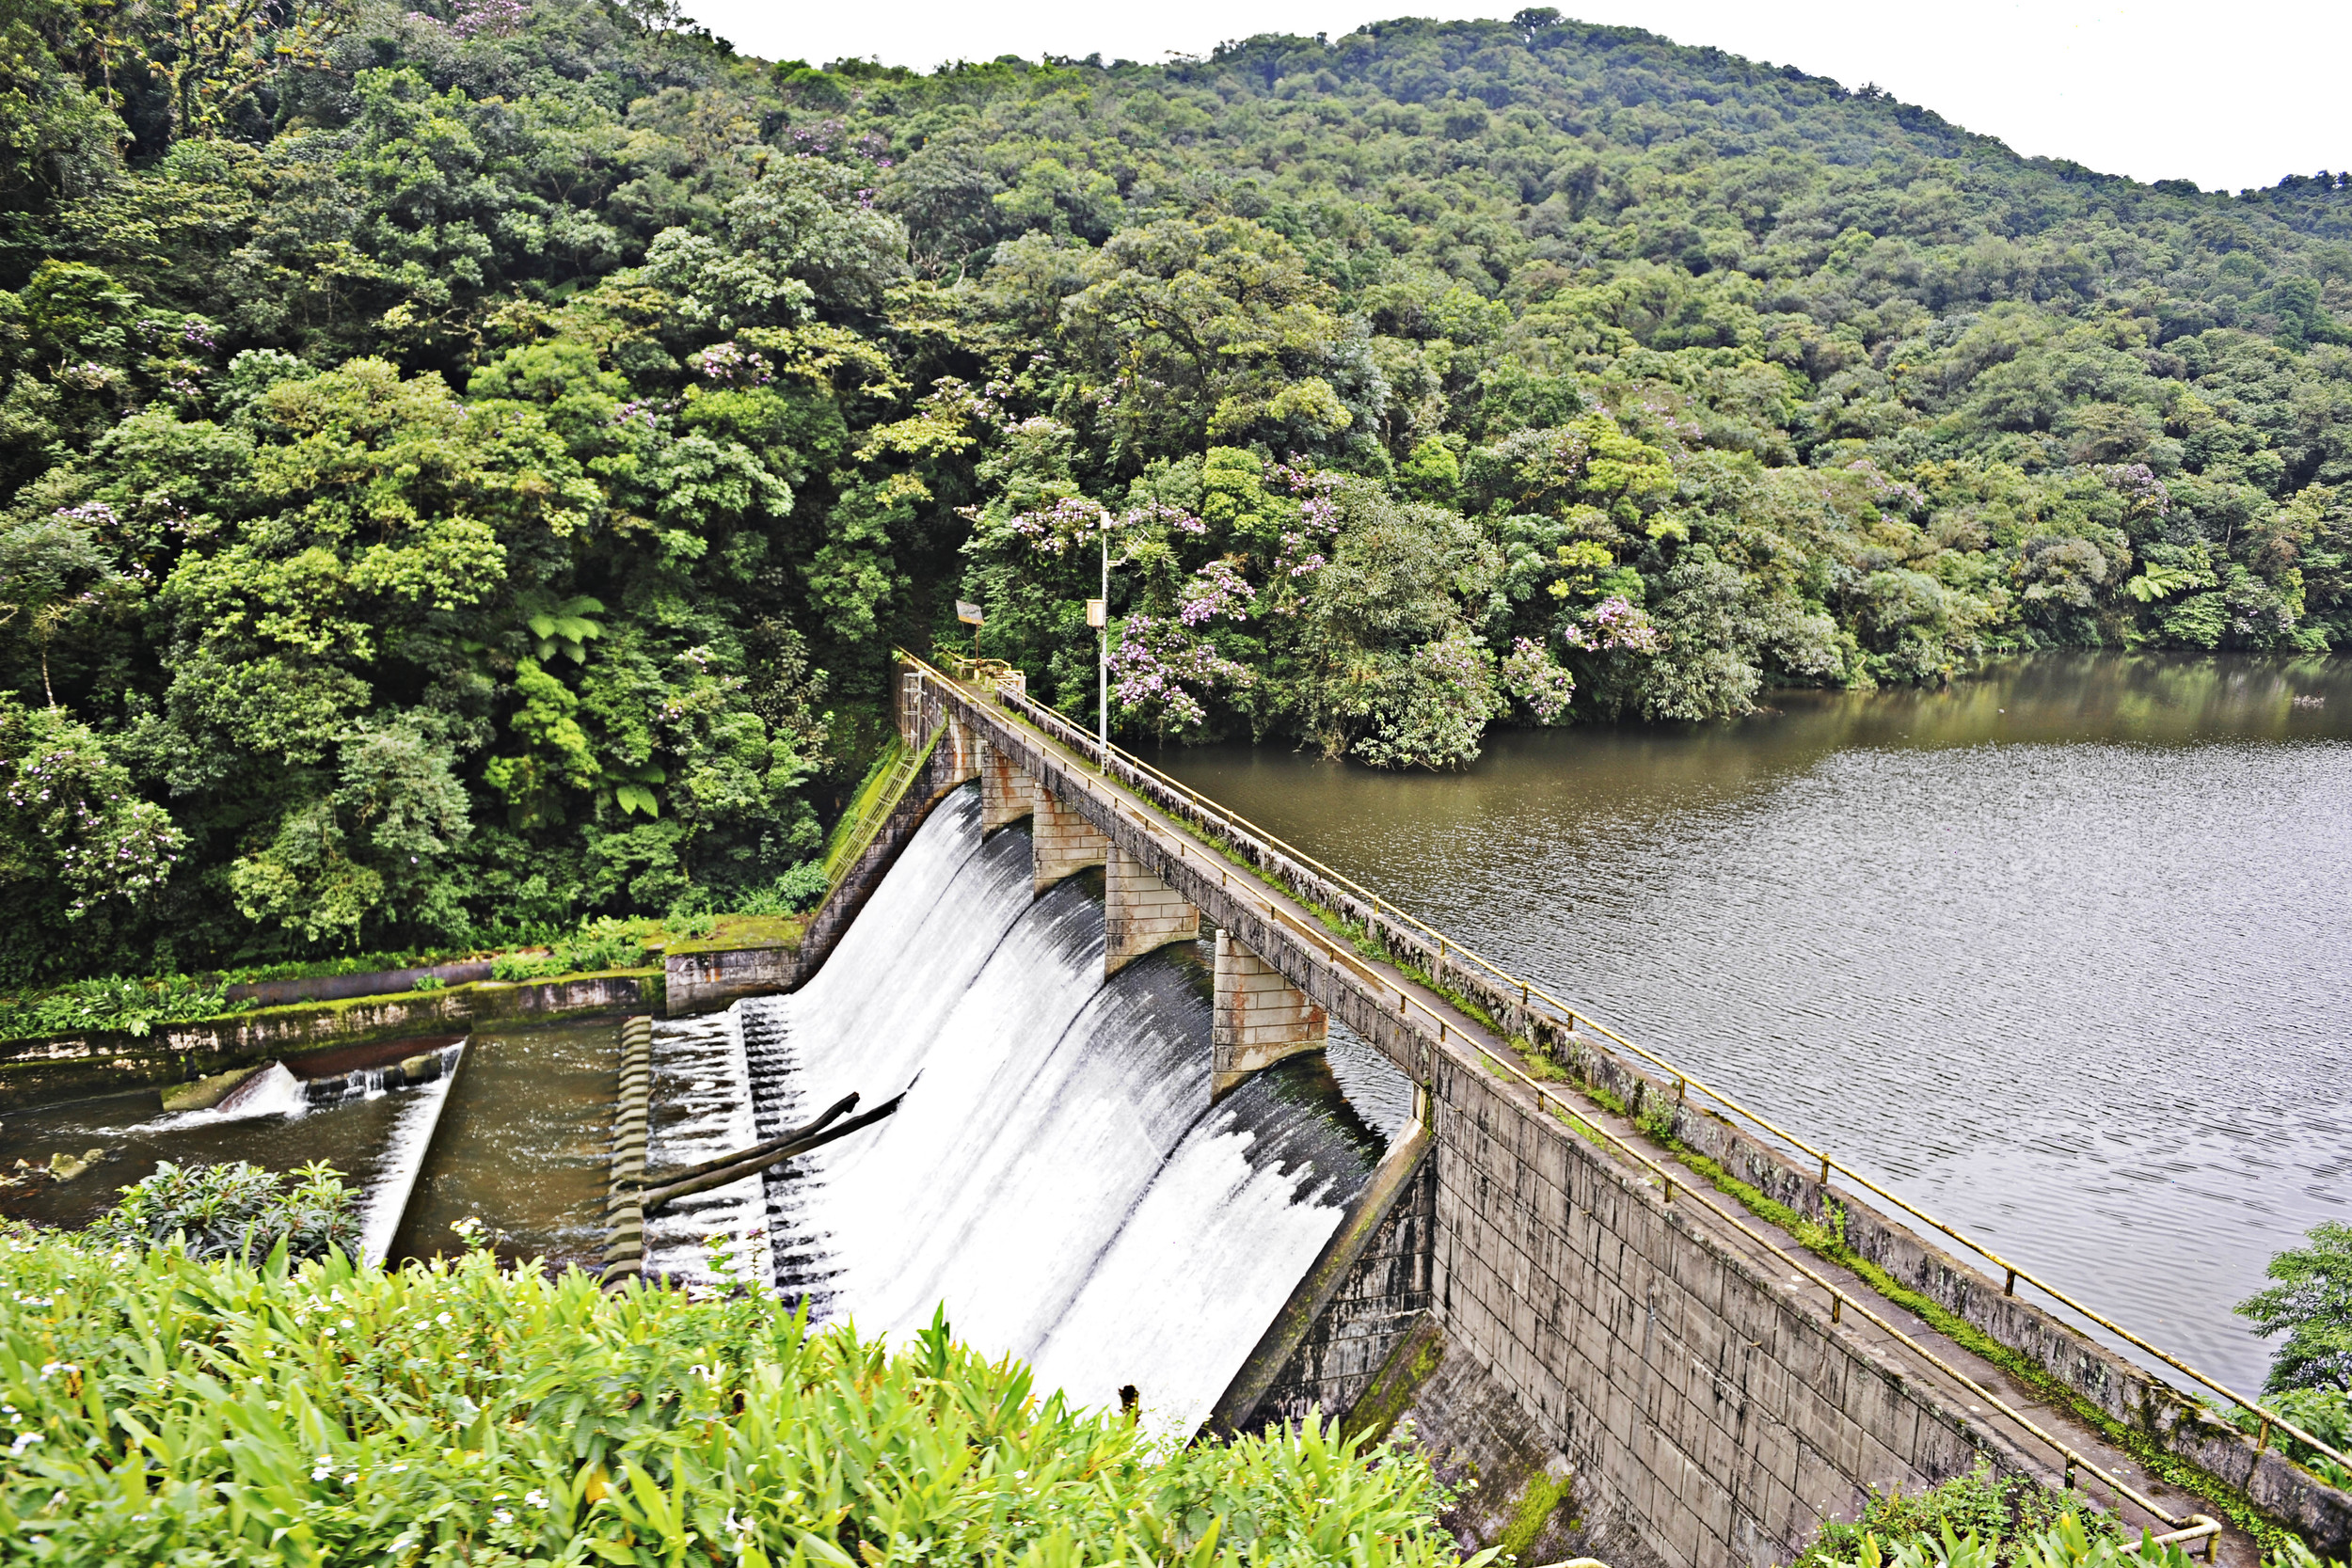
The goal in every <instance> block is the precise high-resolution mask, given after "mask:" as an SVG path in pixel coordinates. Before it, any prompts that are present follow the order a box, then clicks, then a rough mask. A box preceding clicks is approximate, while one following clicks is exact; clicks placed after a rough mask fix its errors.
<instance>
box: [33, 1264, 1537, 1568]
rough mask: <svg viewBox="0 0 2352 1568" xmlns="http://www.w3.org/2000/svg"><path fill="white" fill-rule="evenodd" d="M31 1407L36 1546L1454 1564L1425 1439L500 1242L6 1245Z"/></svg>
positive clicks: (276, 1561)
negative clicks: (1283, 1417) (1093, 1405)
mask: <svg viewBox="0 0 2352 1568" xmlns="http://www.w3.org/2000/svg"><path fill="white" fill-rule="evenodd" d="M0 1420H4V1421H5V1422H6V1423H7V1430H6V1432H5V1433H0V1442H6V1443H8V1458H7V1460H6V1463H5V1465H0V1562H8V1563H13V1562H36V1561H37V1562H42V1563H99V1562H172V1563H184V1564H204V1565H207V1568H212V1565H227V1564H236V1563H255V1564H260V1563H267V1564H270V1565H271V1568H278V1565H281V1564H285V1563H290V1562H291V1563H325V1562H335V1563H383V1564H393V1563H400V1564H438V1563H457V1562H466V1563H470V1564H485V1563H514V1562H563V1563H584V1562H599V1563H643V1564H647V1565H651V1564H655V1563H660V1564H667V1565H675V1564H681V1563H702V1562H740V1563H745V1564H755V1565H767V1564H785V1563H791V1564H795V1565H813V1564H838V1565H842V1568H849V1565H853V1564H866V1563H878V1562H882V1561H884V1560H898V1561H914V1560H920V1561H931V1562H971V1563H981V1562H987V1563H991V1564H994V1563H1006V1564H1015V1563H1019V1564H1035V1565H1038V1568H1046V1565H1061V1564H1077V1563H1134V1564H1145V1563H1155V1564H1157V1563H1168V1564H1172V1563H1178V1562H1183V1563H1187V1564H1203V1565H1205V1564H1210V1563H1216V1562H1241V1561H1245V1560H1247V1561H1250V1562H1254V1563H1267V1564H1288V1563H1298V1564H1305V1563H1310V1562H1313V1563H1327V1562H1349V1563H1361V1564H1389V1563H1396V1564H1422V1563H1430V1564H1435V1563H1452V1562H1454V1561H1455V1560H1456V1557H1455V1552H1454V1544H1453V1543H1452V1542H1451V1540H1450V1539H1449V1538H1448V1537H1447V1536H1446V1534H1445V1533H1444V1532H1443V1530H1442V1529H1440V1528H1438V1525H1437V1523H1436V1515H1437V1513H1438V1510H1439V1509H1440V1508H1441V1507H1442V1506H1444V1504H1445V1503H1446V1501H1447V1500H1448V1499H1447V1498H1446V1497H1445V1495H1444V1493H1443V1492H1442V1490H1441V1489H1440V1488H1439V1487H1438V1485H1437V1484H1436V1482H1435V1481H1434V1480H1433V1479H1432V1477H1431V1475H1430V1472H1429V1469H1428V1467H1427V1465H1425V1464H1424V1463H1423V1462H1422V1460H1421V1459H1419V1458H1418V1457H1416V1456H1414V1455H1412V1454H1410V1453H1409V1452H1406V1451H1402V1450H1398V1449H1388V1448H1377V1449H1369V1450H1367V1451H1359V1450H1358V1449H1357V1448H1356V1447H1355V1446H1353V1445H1352V1444H1350V1443H1347V1442H1343V1441H1342V1440H1341V1439H1340V1438H1339V1437H1338V1436H1337V1434H1336V1433H1335V1432H1333V1431H1327V1430H1314V1429H1310V1430H1307V1431H1303V1432H1301V1433H1297V1434H1295V1435H1293V1436H1281V1437H1272V1438H1267V1439H1263V1440H1260V1439H1244V1440H1240V1441H1235V1442H1232V1443H1214V1444H1203V1445H1200V1446H1198V1447H1194V1448H1184V1449H1179V1448H1174V1447H1170V1446H1168V1445H1163V1444H1159V1443H1155V1442H1154V1441H1152V1439H1150V1438H1148V1437H1146V1436H1145V1435H1144V1434H1143V1433H1140V1432H1138V1431H1137V1429H1136V1426H1135V1424H1134V1422H1133V1421H1132V1420H1130V1419H1128V1418H1123V1417H1120V1416H1119V1415H1117V1414H1102V1413H1095V1412H1091V1411H1078V1410H1073V1409H1072V1408H1070V1406H1069V1405H1068V1404H1067V1403H1066V1402H1064V1400H1063V1399H1062V1398H1061V1397H1060V1396H1059V1395H1053V1396H1050V1397H1047V1398H1044V1399H1042V1400H1041V1399H1040V1398H1038V1397H1037V1395H1036V1391H1035V1390H1034V1389H1033V1387H1032V1386H1031V1382H1030V1374H1029V1372H1028V1370H1026V1369H1025V1368H1024V1367H1022V1366H1020V1365H1019V1364H1018V1363H1015V1362H1012V1361H1009V1360H1005V1361H997V1362H990V1361H987V1360H985V1359H983V1358H982V1357H980V1356H979V1355H977V1354H974V1353H972V1352H971V1351H969V1350H967V1349H965V1348H964V1347H962V1346H961V1345H959V1344H957V1343H955V1341H954V1339H953V1338H952V1336H951V1334H950V1332H949V1330H948V1328H947V1326H946V1324H945V1323H936V1322H935V1323H934V1324H933V1326H932V1327H931V1329H930V1331H928V1332H927V1333H925V1334H923V1335H921V1336H919V1338H918V1341H917V1342H916V1343H915V1344H914V1345H913V1346H912V1347H910V1348H908V1349H906V1350H905V1351H903V1352H900V1353H893V1352H891V1351H889V1350H887V1349H886V1348H884V1346H883V1345H882V1344H881V1343H880V1342H879V1341H872V1340H863V1339H860V1338H857V1337H856V1336H855V1334H854V1333H853V1332H851V1331H848V1330H843V1331H837V1332H818V1333H812V1332H809V1331H807V1330H806V1328H805V1327H804V1325H803V1323H801V1322H800V1321H798V1320H796V1319H795V1318H794V1317H793V1316H792V1315H790V1314H788V1313H786V1312H784V1311H782V1310H781V1309H780V1308H779V1307H777V1306H776V1305H775V1304H774V1303H772V1302H771V1301H769V1300H766V1299H753V1298H746V1297H736V1296H726V1297H712V1298H709V1299H690V1297H689V1296H687V1295H686V1294H684V1293H681V1292H677V1291H668V1290H660V1289H655V1290H641V1289H634V1288H632V1289H631V1290H630V1291H628V1292H627V1293H624V1294H620V1295H612V1296H608V1295H604V1294H601V1293H599V1292H598V1291H597V1290H596V1286H595V1284H594V1282H593V1281H592V1280H590V1279H589V1278H587V1277H586V1276H584V1275H580V1274H579V1273H577V1272H574V1273H567V1274H565V1275H563V1276H561V1277H556V1278H550V1277H548V1275H544V1274H542V1273H540V1272H538V1271H536V1270H528V1269H526V1270H520V1271H516V1272H511V1273H510V1272H504V1271H501V1269H499V1267H498V1266H497V1264H496V1262H495V1260H494V1259H491V1258H490V1257H489V1256H488V1255H486V1254H484V1253H479V1252H476V1253H472V1254H469V1255H468V1256H467V1257H465V1258H464V1259H460V1260H458V1261H456V1262H454V1263H437V1264H435V1265H433V1266H430V1267H425V1266H419V1265H412V1266H409V1267H406V1268H404V1269H401V1270H398V1271H394V1272H386V1271H384V1270H380V1269H375V1268H370V1267H362V1266H358V1265H354V1264H352V1263H350V1262H349V1261H347V1260H346V1259H344V1257H343V1256H342V1254H341V1253H335V1254H331V1255H329V1256H328V1257H327V1258H326V1259H325V1260H324V1261H321V1262H313V1263H301V1264H292V1265H290V1264H289V1263H288V1262H287V1261H286V1259H285V1256H284V1254H283V1252H278V1253H274V1254H273V1255H272V1256H271V1257H270V1258H269V1259H267V1260H266V1261H264V1262H263V1263H262V1265H261V1266H259V1267H253V1266H247V1265H246V1264H244V1263H241V1262H238V1261H234V1260H212V1261H206V1260H199V1259H195V1258H192V1257H190V1256H189V1255H188V1254H187V1253H186V1252H185V1251H183V1250H182V1249H180V1248H177V1247H166V1248H161V1249H151V1250H147V1249H143V1248H142V1245H141V1243H137V1242H124V1243H115V1244H109V1243H103V1242H99V1241H96V1240H91V1239H84V1238H73V1237H65V1236H59V1235H55V1234H49V1233H42V1232H37V1231H32V1230H28V1229H21V1228H20V1229H15V1230H11V1231H8V1232H6V1233H0ZM1490 1556H1491V1554H1482V1555H1481V1556H1480V1557H1478V1558H1473V1559H1471V1560H1470V1561H1471V1562H1472V1563H1483V1562H1485V1561H1486V1560H1488V1558H1489V1557H1490Z"/></svg>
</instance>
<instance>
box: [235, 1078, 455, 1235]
mask: <svg viewBox="0 0 2352 1568" xmlns="http://www.w3.org/2000/svg"><path fill="white" fill-rule="evenodd" d="M465 1054H466V1042H465V1041H464V1040H459V1041H458V1042H457V1043H456V1044H454V1045H447V1046H443V1047H442V1048H441V1052H440V1056H441V1070H440V1074H439V1076H437V1077H436V1078H435V1079H434V1080H433V1081H432V1082H431V1083H429V1084H424V1085H419V1086H418V1087H416V1088H413V1089H410V1090H407V1091H406V1092H405V1094H404V1096H403V1103H402V1105H401V1108H400V1111H399V1113H398V1115H397V1116H395V1117H394V1118H393V1120H392V1130H391V1135H390V1136H389V1138H387V1139H386V1140H385V1144H384V1148H383V1149H382V1150H381V1151H380V1152H379V1153H378V1154H377V1155H376V1157H375V1159H374V1161H373V1168H372V1169H366V1170H363V1171H362V1172H361V1173H360V1186H361V1191H362V1194H363V1196H361V1198H360V1200H359V1250H360V1252H361V1253H362V1254H364V1255H365V1256H366V1258H367V1259H368V1261H369V1262H371V1263H381V1262H382V1261H384V1259H385V1257H386V1255H388V1254H389V1252H390V1251H391V1249H392V1238H393V1237H394V1236H396V1235H398V1234H399V1233H400V1221H401V1217H402V1216H403V1215H405V1213H407V1212H408V1195H409V1194H411V1193H413V1192H415V1191H416V1188H417V1173H418V1172H419V1171H421V1170H422V1169H423V1168H424V1156H425V1151H426V1150H427V1149H429V1148H432V1147H433V1133H434V1131H435V1129H437V1128H438V1127H439V1126H440V1125H441V1108H442V1107H443V1106H445V1105H447V1104H448V1103H449V1091H450V1088H451V1086H452V1085H454V1084H455V1083H456V1082H457V1069H458V1067H459V1065H460V1064H461V1063H462V1062H463V1061H464V1059H465ZM352 1076H353V1077H354V1078H358V1077H359V1076H360V1075H359V1074H357V1073H355V1074H353V1075H352ZM239 1086H240V1087H242V1086H243V1085H239ZM363 1092H366V1093H370V1094H375V1095H381V1094H383V1093H385V1092H386V1090H385V1088H384V1086H383V1074H382V1072H381V1071H377V1072H376V1073H375V1074H374V1076H373V1079H372V1080H371V1081H370V1086H369V1087H368V1088H367V1089H366V1090H364V1091H363Z"/></svg>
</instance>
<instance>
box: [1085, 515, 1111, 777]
mask: <svg viewBox="0 0 2352 1568" xmlns="http://www.w3.org/2000/svg"><path fill="white" fill-rule="evenodd" d="M1087 625H1088V626H1092V627H1093V628H1094V744H1095V753H1094V754H1095V755H1096V756H1097V757H1099V758H1101V759H1102V763H1103V771H1104V772H1105V773H1107V772H1109V771H1110V768H1111V531H1110V519H1109V518H1107V517H1105V518H1104V520H1103V596H1102V597H1101V598H1099V599H1089V600H1088V601H1087Z"/></svg>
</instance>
